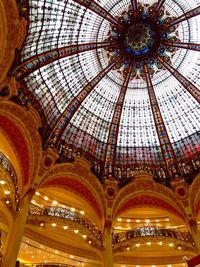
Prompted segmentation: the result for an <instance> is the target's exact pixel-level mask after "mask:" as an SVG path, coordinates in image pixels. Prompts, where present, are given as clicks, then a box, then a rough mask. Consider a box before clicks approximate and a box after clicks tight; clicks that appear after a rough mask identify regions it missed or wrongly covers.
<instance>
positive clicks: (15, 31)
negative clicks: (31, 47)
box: [0, 0, 27, 83]
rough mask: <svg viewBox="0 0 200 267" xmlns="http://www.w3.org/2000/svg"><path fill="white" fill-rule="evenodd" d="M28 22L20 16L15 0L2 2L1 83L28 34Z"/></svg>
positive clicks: (0, 36) (0, 3) (0, 40)
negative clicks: (16, 51)
mask: <svg viewBox="0 0 200 267" xmlns="http://www.w3.org/2000/svg"><path fill="white" fill-rule="evenodd" d="M26 26H27V23H26V21H25V19H24V18H22V17H20V16H19V11H18V7H17V3H16V1H15V0H10V1H6V0H2V1H1V2H0V32H1V35H0V51H1V54H0V83H1V82H2V81H3V80H4V78H5V77H6V75H7V73H8V71H9V69H10V66H11V64H12V63H13V60H14V57H15V49H19V48H20V47H21V46H22V43H23V41H24V39H25V36H26Z"/></svg>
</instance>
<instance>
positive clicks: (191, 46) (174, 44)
mask: <svg viewBox="0 0 200 267" xmlns="http://www.w3.org/2000/svg"><path fill="white" fill-rule="evenodd" d="M162 43H163V44H164V45H167V46H169V47H171V46H172V47H176V48H183V49H187V50H193V51H198V52H200V44H193V43H182V42H170V41H164V40H162Z"/></svg>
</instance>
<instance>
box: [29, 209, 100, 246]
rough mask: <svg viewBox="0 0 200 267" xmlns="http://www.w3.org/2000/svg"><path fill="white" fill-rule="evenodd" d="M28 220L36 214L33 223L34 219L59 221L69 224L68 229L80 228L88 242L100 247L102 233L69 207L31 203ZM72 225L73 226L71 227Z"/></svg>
mask: <svg viewBox="0 0 200 267" xmlns="http://www.w3.org/2000/svg"><path fill="white" fill-rule="evenodd" d="M29 215H30V216H29V222H30V223H31V222H32V219H33V218H32V217H31V216H36V217H35V218H34V219H35V220H34V223H35V221H36V219H37V220H38V223H39V222H41V221H42V222H43V223H45V222H48V220H50V221H51V222H53V221H54V222H55V221H59V222H61V223H62V224H66V223H67V224H69V225H70V226H71V228H70V229H77V228H78V229H80V232H83V234H84V235H85V234H86V235H87V236H88V239H89V241H90V244H91V245H92V246H93V247H96V248H98V249H100V250H101V249H102V233H101V231H100V230H98V229H96V228H95V226H94V225H93V224H92V223H91V222H90V221H89V220H88V219H87V218H84V217H82V216H81V215H79V213H77V212H73V211H71V210H70V209H66V208H59V207H44V208H41V207H38V206H36V205H33V204H32V205H31V207H30V210H29ZM31 218H32V219H31ZM73 226H74V228H73Z"/></svg>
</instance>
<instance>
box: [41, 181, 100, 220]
mask: <svg viewBox="0 0 200 267" xmlns="http://www.w3.org/2000/svg"><path fill="white" fill-rule="evenodd" d="M43 186H48V187H50V186H53V187H59V186H62V187H63V188H67V189H69V190H72V191H74V192H76V193H78V194H79V195H80V196H82V197H83V198H84V199H85V200H86V201H87V202H89V204H90V206H92V207H93V208H94V210H95V212H96V213H97V215H98V216H99V218H100V219H102V212H101V210H100V207H99V205H98V203H97V201H96V198H95V196H94V195H93V194H92V193H91V191H90V190H89V189H88V188H87V187H86V186H85V185H84V184H83V183H81V182H80V181H78V180H76V179H71V178H68V177H59V178H56V179H54V180H52V181H49V182H47V183H44V184H43Z"/></svg>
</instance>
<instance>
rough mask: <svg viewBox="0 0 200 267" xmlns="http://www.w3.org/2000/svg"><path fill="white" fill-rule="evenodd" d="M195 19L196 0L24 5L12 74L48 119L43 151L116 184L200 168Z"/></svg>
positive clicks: (198, 23)
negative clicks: (70, 156) (82, 163)
mask: <svg viewBox="0 0 200 267" xmlns="http://www.w3.org/2000/svg"><path fill="white" fill-rule="evenodd" d="M199 14H200V1H199V0H193V1H189V0H159V1H158V2H155V1H153V0H140V1H136V0H132V1H131V0H121V1H117V0H110V1H107V0H99V1H97V0H90V1H89V0H30V1H29V29H28V35H27V38H26V41H25V44H24V48H23V50H22V52H21V56H22V62H21V65H20V66H19V67H18V68H17V69H16V71H15V75H16V77H17V78H18V79H19V80H21V81H22V80H23V81H25V83H26V86H27V87H28V89H29V91H31V92H32V94H33V96H34V98H35V99H36V100H37V101H38V103H39V104H40V106H41V108H42V110H43V112H44V116H45V119H46V122H47V128H46V129H47V130H46V132H45V134H44V136H45V138H44V143H45V144H46V145H49V144H51V145H52V146H55V147H58V149H59V151H64V150H66V149H67V150H68V147H72V148H73V149H74V148H75V149H76V150H77V149H78V150H80V151H81V152H82V153H83V152H84V153H85V155H86V156H87V157H89V158H90V159H92V160H93V162H94V168H93V169H94V171H95V172H96V173H99V174H100V173H101V172H102V170H103V172H104V170H105V168H104V167H105V166H106V167H107V173H108V172H112V173H113V172H114V175H115V176H117V177H118V178H120V179H121V178H122V176H123V170H124V169H126V175H125V176H126V178H127V177H128V174H127V168H128V170H132V169H134V168H136V167H138V166H142V168H147V170H148V169H149V168H154V169H156V168H160V167H162V168H163V169H162V170H164V172H165V176H168V175H169V176H173V173H179V171H180V170H179V167H180V166H179V165H180V164H182V163H183V162H187V161H188V159H190V160H192V159H196V158H197V156H198V153H199V151H200V137H199V136H200V133H199V129H200V111H199V102H200V91H199V86H200V81H199V66H200V53H199V51H200V16H199ZM66 147H67V148H66ZM62 153H64V152H62ZM66 153H67V152H66V151H65V154H66ZM173 169H174V170H173ZM113 170H114V171H113Z"/></svg>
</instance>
